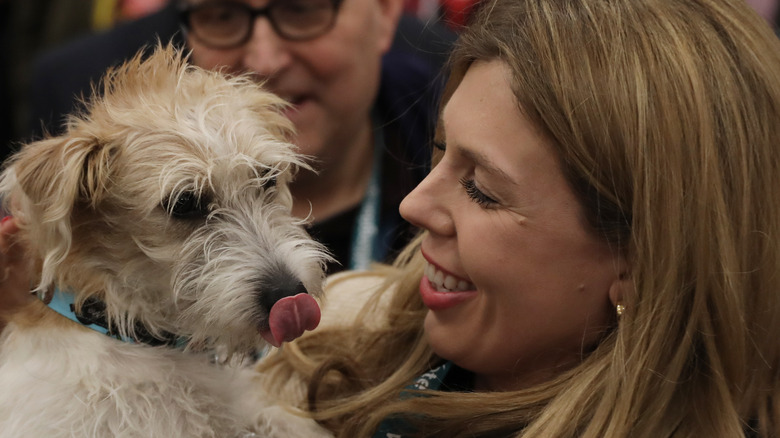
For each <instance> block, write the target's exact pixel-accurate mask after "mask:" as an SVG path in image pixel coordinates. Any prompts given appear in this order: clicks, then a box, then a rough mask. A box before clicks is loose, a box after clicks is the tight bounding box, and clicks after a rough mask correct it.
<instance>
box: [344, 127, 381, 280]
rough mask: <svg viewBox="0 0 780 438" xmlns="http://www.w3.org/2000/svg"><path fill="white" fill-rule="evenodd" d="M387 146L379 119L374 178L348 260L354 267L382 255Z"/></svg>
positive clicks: (360, 214) (364, 268) (357, 223)
mask: <svg viewBox="0 0 780 438" xmlns="http://www.w3.org/2000/svg"><path fill="white" fill-rule="evenodd" d="M384 149H385V137H384V132H383V131H382V127H381V126H380V125H379V123H374V160H373V164H372V166H371V180H370V181H369V183H368V190H367V191H366V196H365V198H363V202H362V203H361V204H360V211H359V212H358V215H357V218H356V219H355V225H354V227H353V229H352V250H351V252H350V254H351V257H350V264H349V268H350V269H351V270H366V269H368V267H369V265H370V264H371V262H372V261H375V260H380V259H381V257H382V253H381V248H382V244H381V239H382V236H381V235H380V234H379V219H380V218H379V204H380V198H381V194H382V187H381V184H380V181H381V180H382V155H383V153H384Z"/></svg>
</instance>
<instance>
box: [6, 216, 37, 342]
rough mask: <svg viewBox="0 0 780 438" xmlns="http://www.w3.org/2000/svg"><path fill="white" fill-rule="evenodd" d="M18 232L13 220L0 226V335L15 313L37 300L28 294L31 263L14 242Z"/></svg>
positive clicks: (8, 219) (20, 247)
mask: <svg viewBox="0 0 780 438" xmlns="http://www.w3.org/2000/svg"><path fill="white" fill-rule="evenodd" d="M18 231H19V227H18V226H17V224H16V221H15V220H14V219H13V218H12V217H10V216H6V217H5V218H3V219H2V222H0V331H1V330H2V329H3V328H4V327H5V325H6V324H7V323H8V321H9V319H10V316H11V315H12V314H13V313H14V312H16V311H18V310H19V309H20V308H22V307H24V305H25V304H27V303H29V302H30V301H32V300H34V299H36V298H35V296H34V295H32V294H30V263H29V260H28V258H27V257H26V253H25V249H24V248H23V247H22V246H21V244H19V243H18V241H17V238H16V237H17V233H18Z"/></svg>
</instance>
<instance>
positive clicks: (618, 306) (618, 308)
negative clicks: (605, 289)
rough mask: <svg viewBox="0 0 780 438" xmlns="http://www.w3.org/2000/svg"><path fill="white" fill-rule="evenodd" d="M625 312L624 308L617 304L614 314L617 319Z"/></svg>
mask: <svg viewBox="0 0 780 438" xmlns="http://www.w3.org/2000/svg"><path fill="white" fill-rule="evenodd" d="M625 311H626V306H624V305H622V304H618V305H617V306H615V313H617V316H618V318H620V317H621V316H623V312H625Z"/></svg>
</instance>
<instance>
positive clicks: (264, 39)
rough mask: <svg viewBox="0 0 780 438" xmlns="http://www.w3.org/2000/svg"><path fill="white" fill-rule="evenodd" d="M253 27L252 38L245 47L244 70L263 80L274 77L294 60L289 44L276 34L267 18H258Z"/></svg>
mask: <svg viewBox="0 0 780 438" xmlns="http://www.w3.org/2000/svg"><path fill="white" fill-rule="evenodd" d="M253 26H254V28H253V29H252V36H251V38H250V39H249V41H247V43H246V46H245V50H246V52H245V53H244V68H245V70H248V71H251V72H253V73H256V74H257V75H258V76H261V77H263V78H269V77H272V76H274V75H276V74H278V73H279V72H280V71H281V70H283V69H284V68H285V67H286V66H287V65H289V63H290V61H291V59H292V56H291V54H290V52H289V51H288V50H287V42H286V41H285V40H284V39H282V38H281V37H280V36H279V35H277V34H276V32H275V31H274V29H273V27H272V26H271V22H270V21H268V18H266V17H258V18H257V19H256V20H255V22H254V23H253Z"/></svg>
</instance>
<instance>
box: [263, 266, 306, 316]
mask: <svg viewBox="0 0 780 438" xmlns="http://www.w3.org/2000/svg"><path fill="white" fill-rule="evenodd" d="M301 293H304V294H305V293H308V291H307V290H306V287H305V286H304V285H303V283H302V282H301V280H299V279H298V277H296V276H295V275H293V274H292V273H291V272H289V271H287V270H286V269H279V270H277V271H276V272H273V273H270V274H266V275H265V276H264V277H262V278H261V279H260V281H259V287H258V290H257V301H258V303H259V304H260V306H261V307H262V308H263V310H264V311H265V312H266V313H269V312H270V311H271V308H272V307H273V306H274V304H276V302H277V301H279V300H281V299H282V298H284V297H293V296H295V295H298V294H301Z"/></svg>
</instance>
